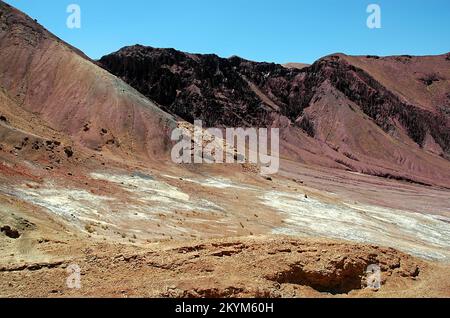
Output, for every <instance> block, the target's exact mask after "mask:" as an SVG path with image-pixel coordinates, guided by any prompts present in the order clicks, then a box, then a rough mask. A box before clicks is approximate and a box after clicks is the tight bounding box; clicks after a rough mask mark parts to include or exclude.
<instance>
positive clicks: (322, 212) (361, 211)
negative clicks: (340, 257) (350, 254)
mask: <svg viewBox="0 0 450 318" xmlns="http://www.w3.org/2000/svg"><path fill="white" fill-rule="evenodd" d="M261 199H262V201H263V203H264V204H266V205H267V206H270V207H271V208H273V209H275V210H277V211H279V212H281V213H282V214H283V215H284V216H285V220H284V222H285V226H283V227H279V228H276V229H274V231H273V232H274V233H277V234H288V235H303V236H309V237H329V238H338V239H344V240H351V241H356V242H361V243H368V244H377V245H383V246H389V247H393V248H397V249H400V250H403V251H405V252H408V253H411V254H414V255H417V256H420V257H424V258H429V259H444V260H450V224H448V223H446V222H443V221H442V220H440V219H439V218H438V217H436V216H434V215H427V214H419V213H410V212H406V211H400V210H390V209H387V208H381V207H375V206H359V205H349V204H342V205H340V204H329V203H324V202H321V201H318V200H316V199H314V198H305V197H304V196H301V195H296V194H294V193H287V192H277V191H270V192H266V193H265V194H264V195H263V196H262V197H261Z"/></svg>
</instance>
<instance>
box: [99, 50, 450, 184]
mask: <svg viewBox="0 0 450 318" xmlns="http://www.w3.org/2000/svg"><path fill="white" fill-rule="evenodd" d="M99 64H100V65H102V66H103V67H104V68H105V69H106V70H108V71H110V72H111V73H113V74H115V75H117V76H118V77H120V78H122V79H123V80H124V81H126V82H127V83H129V84H130V85H131V86H133V87H134V88H136V89H137V90H139V91H140V92H141V93H142V94H144V95H145V96H147V97H148V98H150V99H152V100H154V101H156V102H157V103H158V104H159V105H161V107H162V109H164V110H165V111H167V112H170V113H172V114H174V115H176V116H179V117H181V118H182V119H184V120H187V121H191V122H192V121H193V120H194V119H202V120H203V122H204V123H205V125H206V126H213V127H217V126H219V127H224V126H228V127H230V126H231V127H237V126H238V127H249V126H253V127H266V126H277V127H280V128H281V129H282V136H283V145H282V149H283V156H284V157H285V158H287V159H290V160H295V161H299V162H303V163H307V164H319V165H322V166H326V167H333V168H340V169H346V170H350V171H354V172H362V173H366V174H371V175H376V176H381V177H388V178H394V179H399V180H407V181H413V182H419V183H423V184H439V185H444V186H447V187H448V186H450V182H449V177H450V162H449V161H448V160H449V158H450V116H449V113H450V67H449V66H450V54H446V55H440V56H426V57H412V56H394V57H377V56H359V57H356V56H355V57H353V56H347V55H344V54H334V55H330V56H327V57H324V58H322V59H320V60H318V61H317V62H316V63H314V64H313V65H311V66H306V67H305V66H302V67H289V65H287V66H281V65H277V64H273V63H257V62H252V61H247V60H244V59H242V58H239V57H236V56H233V57H231V58H220V57H218V56H216V55H201V54H190V53H184V52H180V51H176V50H174V49H156V48H152V47H144V46H141V45H136V46H131V47H125V48H123V49H121V50H119V51H118V52H115V53H112V54H110V55H107V56H104V57H102V58H101V59H100V61H99Z"/></svg>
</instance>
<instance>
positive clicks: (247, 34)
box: [6, 0, 450, 63]
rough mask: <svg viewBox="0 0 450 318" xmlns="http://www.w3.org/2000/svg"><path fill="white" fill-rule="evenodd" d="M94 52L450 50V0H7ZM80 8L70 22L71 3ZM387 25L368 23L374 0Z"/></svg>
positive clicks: (258, 54)
mask: <svg viewBox="0 0 450 318" xmlns="http://www.w3.org/2000/svg"><path fill="white" fill-rule="evenodd" d="M6 2H8V3H9V4H11V5H13V6H15V7H17V8H19V9H20V10H22V11H24V12H25V13H27V14H29V15H30V16H32V17H33V18H35V19H37V20H38V21H39V23H41V24H42V25H44V26H45V27H46V28H47V29H49V30H50V31H51V32H53V33H55V34H56V35H57V36H58V37H60V38H62V39H63V40H65V41H67V42H69V43H70V44H72V45H73V46H75V47H78V48H79V49H81V50H82V51H84V52H85V53H86V54H87V55H89V56H90V57H92V58H94V59H98V58H100V57H101V56H103V55H105V54H108V53H111V52H113V51H116V50H118V49H119V48H121V47H123V46H125V45H132V44H136V43H139V44H143V45H150V46H154V47H173V48H176V49H179V50H183V51H188V52H193V53H216V54H218V55H220V56H223V57H229V56H231V55H239V56H241V57H244V58H247V59H251V60H256V61H269V62H277V63H284V62H306V63H312V62H313V61H315V60H316V59H318V58H320V57H322V56H324V55H328V54H331V53H335V52H343V53H347V54H363V55H365V54H373V55H394V54H411V55H427V54H442V53H446V52H449V51H450V0H367V1H364V0H126V1H117V0H67V1H66V0H6ZM71 3H76V4H78V5H80V7H81V18H82V28H81V29H68V28H67V27H66V19H67V17H68V15H69V14H68V13H66V8H67V6H68V5H69V4H71ZM371 3H377V4H379V5H380V6H381V10H382V15H381V18H382V28H381V29H369V28H367V26H366V20H367V17H368V15H369V14H368V13H366V8H367V5H368V4H371Z"/></svg>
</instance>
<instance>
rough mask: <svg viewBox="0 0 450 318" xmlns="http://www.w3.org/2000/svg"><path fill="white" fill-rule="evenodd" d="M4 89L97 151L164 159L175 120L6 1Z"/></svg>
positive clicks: (1, 55) (0, 25)
mask: <svg viewBox="0 0 450 318" xmlns="http://www.w3.org/2000/svg"><path fill="white" fill-rule="evenodd" d="M0 10H1V16H0V61H1V63H0V74H1V76H0V87H1V88H2V90H4V91H6V92H7V94H8V95H9V96H10V98H12V99H13V100H14V101H15V102H16V103H17V104H18V105H20V107H21V108H23V109H24V110H26V111H29V112H31V113H33V114H35V115H38V116H39V117H40V118H41V119H42V120H44V121H45V122H47V125H48V126H49V127H51V128H52V129H55V130H58V131H61V132H63V133H65V134H68V135H70V137H71V138H72V140H73V141H74V142H76V143H77V144H80V145H82V146H85V147H87V148H89V149H92V150H99V149H101V148H103V147H105V148H113V149H114V151H113V153H114V154H116V155H121V156H127V155H130V154H132V155H133V157H134V158H137V157H140V156H141V157H143V158H154V157H159V158H161V157H163V156H164V153H165V152H167V151H168V145H167V143H168V138H169V137H170V135H169V134H168V131H170V130H171V128H173V127H175V125H176V123H175V121H174V120H173V118H172V117H171V116H169V115H167V114H165V113H164V112H162V111H161V110H160V109H159V108H158V107H157V106H156V105H155V104H153V103H152V102H150V101H149V100H147V99H145V98H144V97H143V96H142V95H140V94H139V93H138V92H136V91H134V90H133V89H131V88H130V87H129V86H127V85H126V84H124V83H123V82H122V81H120V80H119V79H117V78H115V77H114V76H112V75H110V74H108V73H107V72H105V71H104V70H102V69H101V68H99V67H97V66H95V65H94V64H93V63H92V62H91V61H90V60H89V59H88V58H87V57H85V56H84V55H82V54H81V53H80V52H78V51H76V50H74V49H73V48H72V47H70V46H68V45H67V44H65V43H63V42H62V41H61V40H59V39H57V38H56V37H54V36H53V35H52V34H50V33H49V32H47V31H46V30H45V29H44V28H42V27H41V26H39V25H38V24H37V23H36V22H34V21H33V20H32V19H31V18H29V17H26V16H25V15H23V14H22V13H20V12H19V11H17V10H15V9H14V8H12V7H10V6H8V5H7V4H5V3H3V2H0Z"/></svg>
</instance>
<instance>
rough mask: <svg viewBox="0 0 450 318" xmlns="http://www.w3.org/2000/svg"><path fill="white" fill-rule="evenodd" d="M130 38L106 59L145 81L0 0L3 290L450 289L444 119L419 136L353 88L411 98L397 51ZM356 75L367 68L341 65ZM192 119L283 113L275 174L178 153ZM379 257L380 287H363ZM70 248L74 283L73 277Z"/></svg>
mask: <svg viewBox="0 0 450 318" xmlns="http://www.w3.org/2000/svg"><path fill="white" fill-rule="evenodd" d="M123 52H125V53H124V56H125V57H127V56H130V57H129V60H126V59H127V58H125V60H124V61H121V59H122V58H123V56H121V55H120V56H118V57H117V60H114V57H111V61H113V62H112V64H113V65H114V67H117V68H122V69H123V70H124V71H125V72H127V74H128V75H126V76H125V75H120V77H122V78H123V79H125V80H126V81H128V82H130V83H131V84H132V85H133V86H134V87H135V88H138V89H139V91H141V92H142V93H139V92H138V91H137V90H136V89H134V88H132V87H131V86H129V85H128V84H127V83H125V82H124V81H122V79H120V78H118V77H116V76H114V75H112V74H110V73H108V72H107V71H106V70H104V69H102V68H101V67H99V66H98V65H97V63H95V62H93V61H91V60H90V59H89V58H87V57H86V56H84V54H83V53H81V52H79V51H78V50H77V49H75V48H73V47H71V46H70V45H68V44H66V43H64V42H63V41H61V40H60V39H58V38H56V37H55V36H54V35H52V34H50V33H49V32H48V31H46V30H45V29H44V28H43V27H42V26H40V25H39V24H37V23H36V22H35V21H34V20H32V19H31V18H29V17H27V16H25V15H24V14H23V13H21V12H19V11H17V10H16V9H14V8H12V7H10V6H8V5H6V4H4V3H3V2H2V1H0V278H1V279H0V296H8V297H12V296H16V297H17V296H43V297H46V296H63V297H64V296H119V297H126V296H163V297H207V296H217V297H229V296H236V297H241V296H270V297H288V296H314V297H327V296H333V295H335V296H365V297H376V296H381V297H386V296H400V297H402V296H415V297H423V296H425V297H426V296H439V297H441V296H448V294H449V290H450V288H449V286H448V280H447V279H445V277H448V269H449V266H448V261H449V259H450V252H449V251H450V221H449V216H450V206H449V202H448V197H449V190H448V188H444V187H437V186H435V185H441V186H446V185H447V183H448V181H449V178H448V173H449V172H448V170H449V169H448V161H447V160H446V159H445V158H444V157H445V151H446V150H445V149H446V148H445V142H446V139H445V133H444V134H441V130H440V129H442V127H443V126H442V125H443V124H442V122H439V121H434V122H431V121H426V120H423V121H422V124H423V125H424V126H423V127H426V129H427V131H428V132H429V134H427V136H426V138H425V139H424V140H425V141H426V142H424V143H423V145H419V144H420V142H419V141H416V140H415V139H414V138H413V137H412V136H414V135H412V134H411V131H410V130H411V129H410V128H407V127H409V126H408V125H407V122H408V121H405V122H403V121H402V120H403V119H402V118H403V117H401V116H400V115H398V116H400V117H396V116H397V115H396V114H395V112H394V111H391V110H389V111H387V114H388V116H387V117H386V116H384V117H383V116H381V117H378V115H377V116H375V119H374V118H372V117H370V116H371V114H370V112H369V110H370V107H369V110H368V108H364V105H366V104H364V105H360V102H359V101H358V99H357V98H354V96H353V95H351V94H360V96H361V100H366V99H367V98H366V97H367V96H366V95H365V93H364V91H365V90H367V89H368V88H367V85H369V84H370V85H372V86H373V87H378V88H377V89H379V94H386V96H387V97H386V98H387V99H386V100H387V101H388V102H386V103H385V104H383V106H382V107H381V106H380V107H381V108H383V109H384V108H386V109H387V108H389V107H391V106H392V105H394V104H395V105H397V104H396V103H397V100H396V99H395V98H398V99H399V100H402V103H403V99H401V97H399V96H400V94H404V95H408V92H407V91H404V90H402V89H403V86H401V87H398V88H396V92H395V94H394V93H392V94H393V95H392V96H394V97H392V96H391V95H389V94H390V93H388V92H387V90H383V89H382V88H380V87H379V86H377V85H378V84H376V83H378V81H379V82H380V83H381V82H382V80H383V78H384V77H386V75H385V74H384V73H385V72H387V73H389V72H388V71H387V69H388V68H387V66H386V70H385V68H384V66H380V69H379V72H380V73H375V71H373V70H370V69H368V67H369V66H367V65H363V64H362V63H363V62H364V61H366V60H365V58H358V59H357V62H358V61H359V63H361V65H360V67H361V70H362V69H365V68H367V71H364V73H359V72H360V71H355V70H353V69H352V70H350V71H348V70H347V68H348V67H350V66H348V65H350V64H349V63H350V62H346V59H350V57H344V56H339V57H328V58H325V59H324V60H323V61H324V62H323V63H322V62H321V63H322V64H323V65H322V64H320V63H319V64H315V65H313V66H310V67H306V68H301V69H299V68H295V67H294V68H290V69H288V68H285V67H282V66H279V65H275V64H268V63H262V64H260V63H253V62H250V61H244V60H242V59H240V58H238V57H233V58H230V59H220V58H218V57H216V56H213V55H210V56H201V55H191V54H185V53H181V52H177V51H174V50H157V49H149V48H143V47H137V48H136V47H135V48H128V49H124V51H123ZM438 58H440V57H433V58H431V59H438ZM355 59H356V58H355ZM369 60H371V59H369ZM413 60H415V59H413ZM114 61H115V62H114ZM361 61H363V62H361ZM377 61H378V60H377ZM389 61H390V59H387V61H386V62H385V64H386V65H390V64H389V63H391V62H389ZM439 61H440V60H439ZM141 62H142V63H141ZM357 62H351V63H353V64H355V65H356V63H357ZM102 63H103V62H102ZM334 63H337V64H338V65H341V66H339V67H338V69H339V70H341V68H343V69H344V70H341V71H342V72H343V74H340V73H339V72H341V71H339V72H337V73H335V72H336V70H335V68H334V67H335V66H333V65H334ZM346 63H347V64H348V65H347V64H346ZM392 63H394V64H395V62H392ZM417 63H419V64H420V61H419V62H417ZM427 63H428V62H427ZM429 63H432V62H429ZM433 63H434V62H433ZM445 63H446V62H445ZM353 64H352V65H353ZM370 65H372V64H370ZM383 65H384V64H383ZM395 65H397V64H395ZM344 66H345V67H344ZM397 66H398V65H397ZM350 68H351V67H350ZM314 70H316V71H314ZM437 70H438V68H437V69H436V72H437ZM361 72H362V71H361ZM365 72H372V73H374V75H373V76H374V78H375V76H379V78H378V79H377V80H376V81H375V80H373V81H375V82H371V81H369V80H368V79H367V78H365V77H364V76H365V75H364V74H365ZM330 74H334V75H333V76H331V75H330ZM358 74H359V75H358ZM137 75H139V76H137ZM134 76H135V77H134ZM355 76H361V78H364V81H365V82H364V83H366V84H367V83H369V84H367V85H366V86H365V84H363V83H359V84H358V85H356V87H352V89H351V90H346V89H345V85H344V86H342V85H343V84H342V85H341V84H339V83H338V81H337V79H339V78H342V79H345V81H344V82H345V83H349V82H351V83H358V82H357V81H356V80H355ZM439 76H440V78H441V77H442V78H445V76H447V75H445V72H443V73H442V74H440V73H439ZM420 77H421V76H420ZM142 78H147V79H148V82H146V81H142ZM133 81H135V82H133ZM419 81H421V80H420V79H419ZM428 83H429V81H425V84H428ZM445 83H446V82H445V80H440V82H437V81H431V84H430V85H429V86H430V87H431V88H433V87H437V92H438V93H436V95H433V96H434V97H433V98H436V99H435V100H433V103H430V104H423V105H422V104H421V105H420V106H417V107H416V105H415V103H421V101H420V98H419V97H414V95H411V96H412V97H411V100H410V101H408V103H410V104H411V105H412V104H414V107H415V108H417V109H418V113H420V114H425V115H426V116H440V113H439V112H440V110H441V109H442V108H435V107H434V106H433V105H435V104H434V101H438V100H440V99H442V98H444V97H443V96H445V94H444V93H445V91H446V85H447V84H445ZM383 85H387V86H388V85H390V84H389V83H388V82H386V83H385V84H383ZM435 85H436V86H435ZM372 86H371V87H372ZM310 88H312V90H310ZM431 88H430V89H431ZM146 89H148V91H146ZM369 90H370V89H369ZM145 95H147V96H149V97H151V98H148V97H146V96H145ZM352 96H353V97H352ZM355 96H356V95H355ZM364 96H366V97H364ZM383 96H384V95H383ZM420 96H422V95H420ZM439 96H440V97H439ZM388 97H389V98H390V99H389V98H388ZM413 97H414V98H413ZM422 97H423V96H422ZM393 101H395V102H393ZM405 103H406V102H405ZM192 105H194V108H192V107H193V106H192ZM377 105H378V104H377ZM430 105H431V106H430ZM392 107H393V106H392ZM415 108H414V109H415ZM377 109H378V108H377ZM394 109H395V108H394ZM445 109H446V108H445V107H444V110H445ZM169 113H170V114H169ZM408 113H410V112H408ZM383 114H384V113H383ZM425 115H424V116H425ZM417 116H418V115H417ZM197 117H200V118H203V119H204V120H205V122H207V123H208V124H210V125H218V126H227V125H231V126H240V125H244V126H250V125H256V126H279V127H281V128H282V136H281V137H282V139H283V144H282V147H283V157H284V158H283V159H282V167H281V171H280V174H279V175H276V176H272V177H271V178H267V177H262V176H261V175H259V173H258V171H257V169H256V168H255V167H253V166H249V165H194V164H192V165H175V164H173V163H172V162H171V160H170V157H169V154H170V149H171V145H172V144H171V142H170V141H169V137H170V132H171V129H172V128H174V127H175V126H176V125H180V126H182V127H184V128H186V129H190V128H191V127H190V126H189V124H188V123H186V122H182V123H180V122H177V121H179V120H182V119H189V120H190V119H193V118H197ZM305 118H306V119H305ZM421 118H422V117H421ZM430 118H432V117H430ZM443 118H444V117H443ZM385 122H386V123H390V124H391V125H392V127H394V128H392V127H391V126H389V125H385V124H384V123H385ZM433 125H434V126H433ZM433 127H434V128H433ZM439 136H441V137H439ZM438 146H439V147H438ZM440 149H441V150H442V153H443V155H442V156H440V154H439V153H440V152H441V150H440ZM380 150H382V151H380ZM358 172H364V173H365V174H361V173H358ZM368 174H375V175H379V176H383V177H390V178H391V180H388V179H386V178H376V177H373V176H369V175H368ZM395 179H401V180H408V181H410V182H399V181H398V180H395ZM424 183H426V184H429V186H424V185H423V184H424ZM284 235H288V237H285V236H284ZM378 246H386V247H378ZM394 248H395V249H394ZM400 251H401V252H400ZM405 253H408V254H405ZM371 263H375V265H379V266H380V267H381V270H382V277H383V284H382V288H381V289H380V290H379V291H378V292H373V291H370V290H367V289H365V288H364V287H365V286H364V281H365V272H364V271H365V267H367V266H368V265H372V264H371ZM71 264H78V265H79V266H80V267H81V270H82V273H83V275H82V285H83V287H82V289H81V290H71V289H69V288H68V287H67V285H66V278H67V272H66V269H67V267H68V266H70V265H71ZM442 277H444V279H443V278H442Z"/></svg>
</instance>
